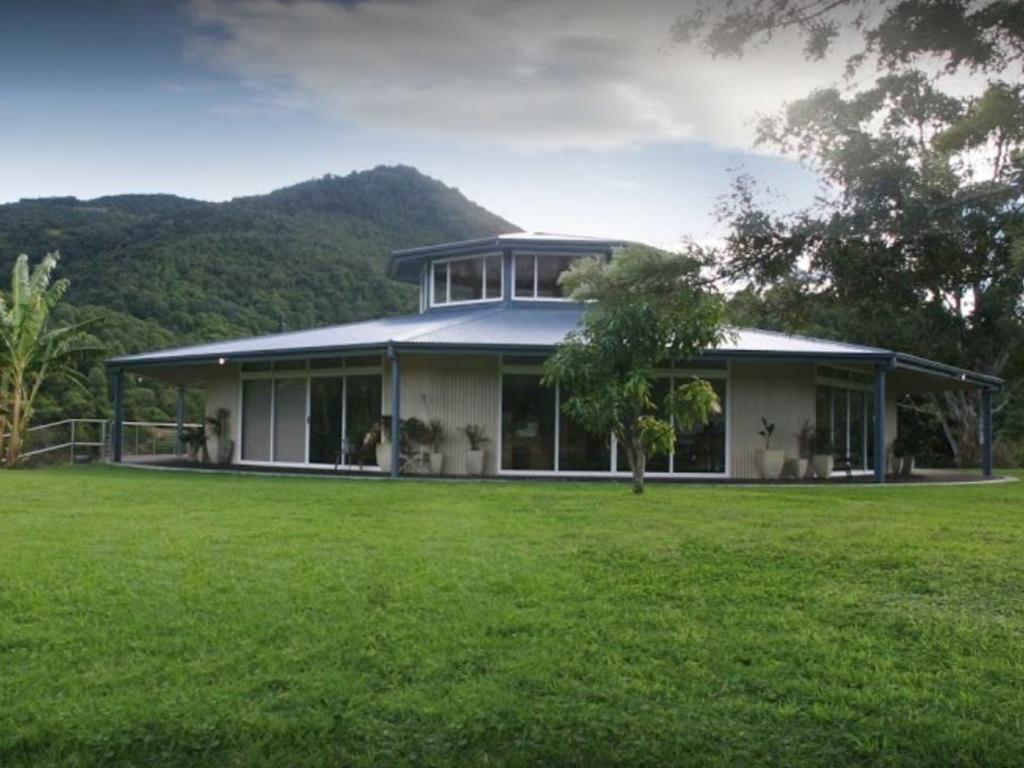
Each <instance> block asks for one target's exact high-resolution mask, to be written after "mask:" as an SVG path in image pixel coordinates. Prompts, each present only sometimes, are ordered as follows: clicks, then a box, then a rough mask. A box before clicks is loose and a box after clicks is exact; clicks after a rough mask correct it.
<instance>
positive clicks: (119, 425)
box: [110, 368, 124, 464]
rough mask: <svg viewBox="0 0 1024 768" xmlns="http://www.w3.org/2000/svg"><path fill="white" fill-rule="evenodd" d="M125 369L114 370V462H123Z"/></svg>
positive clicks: (111, 436)
mask: <svg viewBox="0 0 1024 768" xmlns="http://www.w3.org/2000/svg"><path fill="white" fill-rule="evenodd" d="M123 389H124V371H123V370H121V369H120V368H119V369H118V370H116V371H115V372H114V423H113V425H112V427H111V435H110V441H111V449H112V451H113V454H114V463H115V464H120V463H121V438H122V436H123V430H124V393H123Z"/></svg>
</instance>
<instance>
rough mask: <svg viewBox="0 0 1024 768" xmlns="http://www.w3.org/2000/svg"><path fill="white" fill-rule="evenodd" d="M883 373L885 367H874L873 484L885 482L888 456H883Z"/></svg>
mask: <svg viewBox="0 0 1024 768" xmlns="http://www.w3.org/2000/svg"><path fill="white" fill-rule="evenodd" d="M885 371H886V366H884V365H876V366H875V482H876V483H884V482H885V470H886V464H887V463H888V458H889V457H888V456H886V455H885Z"/></svg>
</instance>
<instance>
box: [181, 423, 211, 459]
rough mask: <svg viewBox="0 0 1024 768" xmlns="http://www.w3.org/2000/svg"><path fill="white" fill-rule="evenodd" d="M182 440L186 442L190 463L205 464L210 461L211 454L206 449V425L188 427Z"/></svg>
mask: <svg viewBox="0 0 1024 768" xmlns="http://www.w3.org/2000/svg"><path fill="white" fill-rule="evenodd" d="M182 438H183V439H184V441H185V448H186V450H187V452H188V458H189V461H197V462H202V463H204V464H205V463H206V462H208V461H209V460H210V454H209V452H208V451H207V448H206V427H205V426H204V425H200V426H198V427H188V428H187V429H185V431H184V434H183V435H182Z"/></svg>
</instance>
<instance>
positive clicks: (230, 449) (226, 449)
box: [203, 408, 235, 464]
mask: <svg viewBox="0 0 1024 768" xmlns="http://www.w3.org/2000/svg"><path fill="white" fill-rule="evenodd" d="M230 417H231V411H229V410H228V409H227V408H218V409H217V413H216V414H214V415H213V416H207V417H206V424H207V425H208V426H209V428H210V434H211V435H213V437H214V439H215V440H216V441H217V463H218V464H230V463H231V457H232V456H233V455H234V453H235V441H234V440H232V439H231V438H230V437H228V436H227V435H228V420H229V419H230ZM203 454H204V461H209V460H210V457H209V455H207V454H206V445H205V441H204V445H203Z"/></svg>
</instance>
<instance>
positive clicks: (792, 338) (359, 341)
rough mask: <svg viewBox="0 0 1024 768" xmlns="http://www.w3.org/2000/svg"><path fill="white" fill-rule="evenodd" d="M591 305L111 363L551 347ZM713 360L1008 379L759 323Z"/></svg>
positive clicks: (411, 321)
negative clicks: (858, 365)
mask: <svg viewBox="0 0 1024 768" xmlns="http://www.w3.org/2000/svg"><path fill="white" fill-rule="evenodd" d="M585 309H586V307H585V306H584V305H581V304H576V303H572V302H565V303H543V302H537V303H536V304H527V303H522V302H521V303H512V304H490V305H485V306H471V307H457V308H450V309H445V310H434V311H432V312H429V313H425V314H418V315H402V316H398V317H385V318H381V319H379V320H368V321H365V322H360V323H349V324H347V325H334V326H329V327H326V328H314V329H311V330H306V331H292V332H288V333H276V334H272V335H269V336H255V337H250V338H245V339H235V340H233V341H223V342H216V343H212V344H199V345H196V346H191V347H179V348H176V349H167V350H161V351H157V352H148V353H144V354H139V355H129V356H126V357H119V358H114V359H112V360H109V361H107V364H108V365H109V366H111V367H115V368H127V369H140V368H147V367H152V366H174V365H185V364H195V363H209V362H214V361H217V360H218V359H220V358H225V359H226V360H231V361H233V362H237V361H240V360H258V359H265V358H283V357H300V356H307V357H308V356H317V355H324V356H327V355H332V354H339V353H346V352H352V353H355V352H359V351H383V350H385V349H388V348H393V349H397V350H403V351H437V352H444V351H463V352H469V351H474V352H485V353H492V354H498V353H509V354H516V353H517V352H518V353H531V352H535V353H549V352H550V351H551V350H552V349H553V348H554V347H555V346H556V345H557V344H559V343H560V342H561V341H562V340H563V339H565V336H566V334H568V333H569V332H570V331H571V330H573V329H574V328H576V327H577V326H578V324H579V321H580V318H581V316H582V314H583V312H584V311H585ZM707 358H709V359H775V360H800V359H803V360H822V361H828V360H833V361H847V362H863V363H872V362H886V363H889V364H890V365H891V366H893V367H901V368H906V369H910V370H916V371H919V372H922V373H928V374H933V375H940V376H944V377H946V378H956V379H960V380H961V381H964V382H968V383H972V384H975V385H983V386H999V385H1000V384H1001V383H1002V382H1001V380H1000V379H997V378H995V377H992V376H985V375H983V374H978V373H972V372H970V371H964V370H962V369H959V368H954V367H952V366H947V365H944V364H942V363H935V362H932V361H929V360H924V359H922V358H917V357H913V356H911V355H904V354H900V353H897V352H893V351H892V350H888V349H881V348H878V347H868V346H862V345H859V344H848V343H845V342H841V341H831V340H828V339H817V338H812V337H808V336H796V335H791V334H785V333H779V332H776V331H763V330H757V329H754V328H733V329H732V336H731V338H730V339H728V340H726V341H725V342H724V343H723V344H722V345H721V346H720V347H718V348H717V349H715V350H712V351H709V353H708V355H707Z"/></svg>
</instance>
